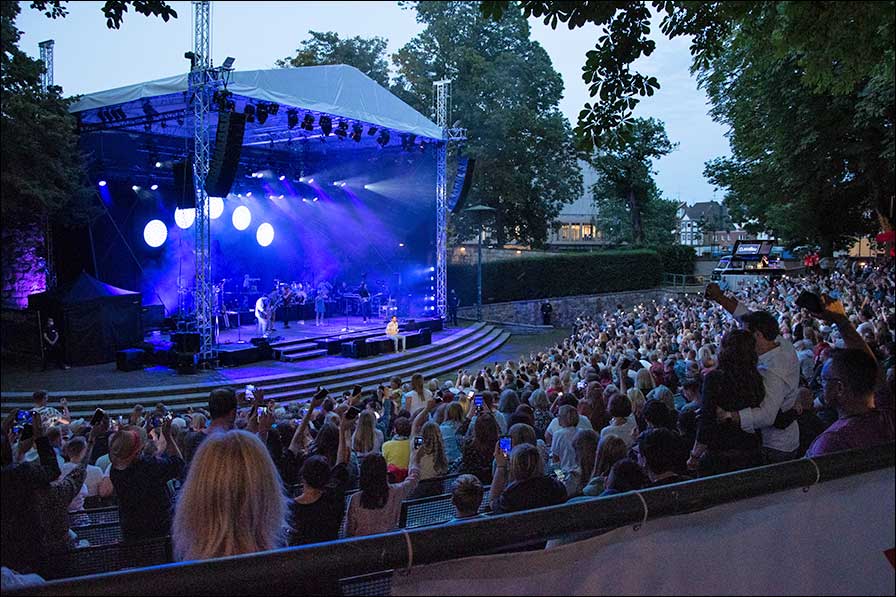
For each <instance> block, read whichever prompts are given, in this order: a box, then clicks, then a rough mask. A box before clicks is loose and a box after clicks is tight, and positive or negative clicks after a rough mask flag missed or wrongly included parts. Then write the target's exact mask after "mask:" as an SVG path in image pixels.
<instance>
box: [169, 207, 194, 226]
mask: <svg viewBox="0 0 896 597" xmlns="http://www.w3.org/2000/svg"><path fill="white" fill-rule="evenodd" d="M195 221H196V208H195V207H190V208H187V209H175V210H174V223H175V224H177V227H178V228H181V229H183V230H186V229H187V228H189V227H190V226H192V225H193V222H195Z"/></svg>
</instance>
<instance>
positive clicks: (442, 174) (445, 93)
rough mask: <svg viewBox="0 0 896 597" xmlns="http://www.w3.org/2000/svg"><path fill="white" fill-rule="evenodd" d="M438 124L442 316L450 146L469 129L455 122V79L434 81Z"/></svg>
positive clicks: (442, 310)
mask: <svg viewBox="0 0 896 597" xmlns="http://www.w3.org/2000/svg"><path fill="white" fill-rule="evenodd" d="M433 88H434V94H433V102H434V104H435V105H434V106H433V107H434V110H433V111H434V113H435V117H436V125H438V127H439V128H441V129H442V142H441V143H439V149H438V152H439V153H438V156H437V159H436V309H437V310H438V313H439V317H442V318H445V317H447V316H448V148H449V144H451V143H456V142H460V141H464V140H466V138H467V135H466V133H467V132H466V129H462V128H454V127H452V126H451V125H450V124H449V123H450V122H451V79H443V80H441V81H436V82H435V83H433Z"/></svg>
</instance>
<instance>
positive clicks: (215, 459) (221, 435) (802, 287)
mask: <svg viewBox="0 0 896 597" xmlns="http://www.w3.org/2000/svg"><path fill="white" fill-rule="evenodd" d="M804 291H808V292H812V293H814V295H815V296H816V297H817V300H818V306H817V308H816V310H815V311H812V312H810V311H808V310H807V309H806V308H801V307H800V306H798V305H797V299H798V298H799V297H800V295H801V293H802V292H804ZM894 328H896V321H894V278H893V270H892V268H891V266H890V265H887V266H883V267H882V266H866V267H853V268H844V269H841V270H835V271H833V272H826V273H824V274H821V273H818V274H814V273H813V274H807V275H805V276H801V277H787V276H785V277H782V278H777V279H771V278H763V279H761V280H760V281H758V282H755V283H753V284H750V285H747V286H744V287H741V288H740V289H739V290H738V291H737V292H734V293H726V292H724V291H723V290H722V289H720V288H719V287H718V286H717V285H715V284H710V285H709V286H708V287H707V288H706V291H705V293H704V294H703V295H697V296H695V295H691V296H684V297H679V298H670V299H667V300H658V301H650V302H645V303H642V304H639V305H635V306H633V307H631V308H623V307H622V306H621V305H619V306H617V308H615V309H613V310H608V311H605V312H602V313H592V314H588V315H586V316H582V317H581V318H579V320H578V321H577V322H576V325H575V327H574V330H573V333H572V335H571V336H570V337H568V338H566V339H565V340H563V341H562V342H561V343H559V344H558V345H556V346H554V347H552V348H549V349H547V350H545V351H543V352H538V353H532V354H529V355H524V356H521V357H520V358H519V360H516V361H508V362H506V363H495V364H494V366H491V367H486V368H484V369H483V370H481V371H466V370H462V371H458V372H457V376H456V378H453V379H451V380H436V379H431V380H425V379H424V378H423V376H422V375H419V374H416V375H414V376H413V377H412V378H411V379H410V380H408V383H404V382H405V380H403V379H401V378H398V377H394V378H392V379H390V380H388V381H387V382H386V383H384V384H383V385H380V386H379V387H378V388H377V389H376V391H375V392H369V393H365V392H363V391H362V388H360V387H359V386H356V387H355V388H354V389H353V390H352V391H350V392H346V393H345V394H343V395H342V396H334V395H331V394H329V393H328V392H327V390H326V389H320V390H319V391H318V392H317V393H316V394H315V396H314V397H313V399H312V400H311V401H310V402H307V403H305V404H277V403H276V402H275V401H273V400H265V397H264V391H263V389H261V388H258V389H255V390H254V395H251V396H246V395H245V394H244V393H242V392H236V391H234V390H232V389H228V388H221V389H217V390H214V391H212V392H211V394H210V396H209V402H208V408H207V409H195V410H194V409H189V410H188V411H187V412H177V413H176V412H172V411H171V410H169V409H168V408H166V407H165V405H164V404H158V405H156V406H155V407H154V408H153V409H151V410H150V409H145V408H143V407H142V406H139V405H138V406H135V407H134V410H133V412H132V413H131V414H130V415H129V416H127V417H110V416H108V415H106V414H105V413H103V412H102V411H101V410H99V409H98V410H97V413H96V415H95V416H94V417H93V418H92V420H90V421H86V420H73V419H72V417H71V415H70V413H69V412H68V409H67V405H66V404H64V402H63V403H61V406H62V410H61V411H60V410H57V409H56V408H54V407H52V406H49V404H48V400H49V397H48V396H47V394H46V392H35V394H34V402H35V404H34V409H33V410H32V411H30V415H29V416H30V417H31V418H32V420H31V421H30V422H27V421H23V420H22V417H21V416H20V414H19V413H13V414H11V415H10V416H9V417H7V418H6V420H4V422H3V429H2V431H3V433H2V462H3V469H2V475H3V492H2V496H3V497H2V500H3V509H2V527H0V531H2V560H3V561H2V564H3V566H4V567H7V568H9V569H11V570H15V571H16V572H19V573H30V572H36V573H38V574H42V573H46V572H47V570H48V568H49V567H52V566H53V561H54V560H53V554H55V553H58V552H60V551H64V550H68V549H73V548H76V547H78V546H84V545H85V544H86V543H85V541H84V540H83V539H80V538H79V537H78V536H77V535H76V533H74V532H73V531H72V530H71V529H70V528H69V526H68V520H69V519H68V512H70V511H77V510H81V509H82V508H83V507H84V504H85V501H86V500H91V501H92V502H93V503H96V502H106V503H115V504H117V506H118V509H119V516H120V522H121V531H122V536H123V539H124V541H126V542H129V541H137V540H142V539H148V538H153V537H165V536H170V537H171V540H172V545H173V550H174V555H175V558H176V559H179V560H191V559H205V558H213V557H219V556H226V555H233V554H241V553H250V552H254V551H259V550H267V549H272V548H276V547H280V546H284V545H301V544H309V543H317V542H322V541H329V540H333V539H336V538H337V537H338V536H339V534H340V529H341V528H343V525H344V533H345V535H346V536H349V537H352V536H359V535H367V534H374V533H382V532H388V531H390V530H394V529H396V528H397V526H398V524H399V514H400V510H401V503H402V501H403V500H405V499H408V498H409V497H421V496H423V495H427V494H428V493H442V491H441V490H437V489H433V488H432V485H431V484H430V485H428V484H427V483H426V481H427V480H429V479H436V478H439V477H443V476H445V475H455V474H457V475H459V476H457V477H456V480H455V481H454V485H453V488H454V489H453V493H452V497H451V501H452V504H453V505H454V507H455V508H456V515H455V520H464V519H469V518H471V517H477V516H482V515H483V514H481V512H482V511H483V508H481V505H482V499H483V495H484V492H485V490H486V489H489V491H490V494H489V496H490V499H489V500H488V502H487V504H486V505H487V506H488V507H487V508H486V509H487V510H490V511H491V512H492V513H508V512H516V511H520V510H526V509H531V508H538V507H543V506H550V505H555V504H560V503H563V502H565V501H567V500H569V499H588V498H591V497H595V496H604V495H612V494H616V493H621V492H626V491H631V490H638V489H642V488H647V487H656V486H661V485H666V484H671V483H678V482H681V481H686V480H689V479H694V478H697V477H701V476H707V475H714V474H719V473H724V472H728V471H734V470H739V469H743V468H747V467H753V466H757V465H762V464H766V463H777V462H783V461H786V460H789V459H794V458H801V457H804V456H805V457H815V456H820V455H823V454H827V453H831V452H834V451H840V450H846V449H852V448H862V447H868V446H873V445H878V444H882V443H886V442H890V441H893V439H894V429H893V408H894V406H893V404H894V403H893V374H894ZM287 488H289V489H291V490H292V491H287ZM354 490H357V491H355V492H354V493H352V494H351V496H350V497H348V499H347V496H348V494H349V493H350V492H352V491H354ZM287 495H291V496H295V497H289V498H287V497H286V496H287Z"/></svg>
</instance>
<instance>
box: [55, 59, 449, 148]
mask: <svg viewBox="0 0 896 597" xmlns="http://www.w3.org/2000/svg"><path fill="white" fill-rule="evenodd" d="M227 89H228V90H229V91H230V92H232V93H233V94H234V96H236V97H237V98H244V99H246V100H249V101H261V102H272V103H276V104H278V105H279V106H281V109H280V110H279V112H278V114H277V116H276V117H275V118H269V119H268V121H267V122H266V123H265V129H266V130H268V131H276V130H285V129H286V128H287V124H286V112H287V109H288V108H290V107H292V108H297V109H302V110H309V111H313V112H317V113H319V114H327V115H331V116H336V117H341V118H345V119H350V120H354V121H357V122H362V123H365V124H368V125H374V126H378V127H382V128H387V129H390V130H393V131H397V132H402V133H409V134H413V135H416V136H417V137H422V138H428V139H437V140H441V139H442V130H441V129H440V128H439V127H438V126H436V125H435V123H433V122H432V121H431V120H429V119H428V118H426V117H425V116H423V115H422V114H420V113H419V112H417V111H416V110H414V109H413V108H412V107H410V106H409V105H407V104H406V103H404V102H403V101H402V100H400V99H399V98H397V97H396V96H395V95H393V94H392V93H391V92H390V91H389V90H387V89H385V88H383V87H382V86H380V85H379V84H378V83H377V82H376V81H374V80H373V79H371V78H370V77H368V76H367V75H365V74H364V73H362V72H361V71H359V70H358V69H356V68H354V67H352V66H346V65H341V64H340V65H333V66H306V67H301V68H276V69H269V70H254V71H234V72H232V73H231V77H230V81H229V83H228V85H227ZM147 100H148V101H149V103H150V105H152V106H153V109H155V110H158V111H159V112H161V111H163V110H172V109H174V110H176V109H186V108H187V107H188V106H189V97H188V94H187V75H186V74H182V75H176V76H173V77H167V78H165V79H158V80H156V81H148V82H145V83H138V84H136V85H128V86H127V87H119V88H117V89H109V90H107V91H98V92H96V93H91V94H88V95H84V96H82V97H81V98H80V100H78V101H77V102H75V103H74V104H72V107H71V111H72V112H78V113H81V121H82V123H85V124H97V123H100V122H102V119H101V117H100V115H99V114H98V110H99V109H100V108H108V107H113V106H115V107H117V106H122V107H125V108H126V110H128V116H131V117H133V116H138V115H140V114H142V113H143V112H142V111H141V108H140V107H139V105H137V107H136V108H134V107H131V108H128V107H127V106H126V105H127V104H130V103H136V104H143V103H144V102H145V101H147ZM134 110H136V111H134Z"/></svg>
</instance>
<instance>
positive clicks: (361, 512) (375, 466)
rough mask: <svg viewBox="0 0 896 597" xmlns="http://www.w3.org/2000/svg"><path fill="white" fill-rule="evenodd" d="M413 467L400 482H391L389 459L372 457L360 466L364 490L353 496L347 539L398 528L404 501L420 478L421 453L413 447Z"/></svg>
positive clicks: (373, 455) (349, 506)
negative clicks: (387, 464) (387, 466)
mask: <svg viewBox="0 0 896 597" xmlns="http://www.w3.org/2000/svg"><path fill="white" fill-rule="evenodd" d="M410 459H411V465H410V469H409V470H408V474H407V477H406V478H405V479H404V481H402V482H401V483H392V484H390V483H389V479H388V472H387V468H386V459H385V458H383V457H382V456H379V455H377V454H371V455H370V456H368V457H367V458H365V459H364V461H363V462H362V463H361V480H360V487H361V491H359V492H358V493H355V494H354V495H352V497H351V501H350V502H349V505H348V514H347V517H346V528H345V535H346V537H359V536H362V535H375V534H377V533H386V532H388V531H392V530H394V529H395V528H397V527H398V517H399V515H400V514H401V502H402V500H404V499H405V498H406V497H407V496H408V495H410V494H411V492H412V491H414V489H415V488H416V487H417V482H418V481H419V479H420V461H419V450H417V449H416V448H414V447H413V446H411V454H410Z"/></svg>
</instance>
